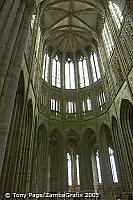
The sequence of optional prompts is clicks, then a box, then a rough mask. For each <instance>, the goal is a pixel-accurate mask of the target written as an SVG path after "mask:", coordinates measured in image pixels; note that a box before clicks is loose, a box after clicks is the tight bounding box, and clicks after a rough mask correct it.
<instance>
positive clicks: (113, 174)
mask: <svg viewBox="0 0 133 200" xmlns="http://www.w3.org/2000/svg"><path fill="white" fill-rule="evenodd" d="M108 151H109V158H110V164H111V170H112V176H113V181H114V182H118V176H117V170H116V164H115V158H114V154H113V150H112V149H111V148H110V147H109V148H108Z"/></svg>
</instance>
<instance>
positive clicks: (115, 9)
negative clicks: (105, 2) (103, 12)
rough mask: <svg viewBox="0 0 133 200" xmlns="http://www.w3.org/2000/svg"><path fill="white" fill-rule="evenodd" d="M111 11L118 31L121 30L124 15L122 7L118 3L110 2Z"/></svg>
mask: <svg viewBox="0 0 133 200" xmlns="http://www.w3.org/2000/svg"><path fill="white" fill-rule="evenodd" d="M109 9H110V12H111V15H112V17H113V20H114V22H115V23H116V25H117V27H118V29H120V28H121V24H122V21H123V14H122V11H121V9H120V7H119V6H118V5H117V4H116V3H114V2H112V1H109Z"/></svg>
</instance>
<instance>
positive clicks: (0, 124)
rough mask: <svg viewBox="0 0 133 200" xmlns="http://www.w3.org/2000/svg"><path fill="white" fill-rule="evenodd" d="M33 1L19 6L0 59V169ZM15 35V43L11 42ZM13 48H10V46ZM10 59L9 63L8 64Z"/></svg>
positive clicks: (0, 167)
mask: <svg viewBox="0 0 133 200" xmlns="http://www.w3.org/2000/svg"><path fill="white" fill-rule="evenodd" d="M32 3H33V2H31V3H29V5H26V2H25V1H22V2H21V4H20V7H19V11H18V13H17V16H16V18H15V23H14V26H13V29H12V33H11V35H10V40H9V43H8V47H7V49H6V54H5V56H4V57H3V60H1V61H0V68H1V72H2V73H1V74H0V80H2V81H3V82H4V86H3V83H2V82H1V84H0V85H1V86H2V87H3V88H2V95H1V99H0V104H1V109H0V144H1V150H0V157H1V160H0V171H1V169H2V165H3V159H4V154H5V148H6V142H7V137H8V132H9V127H10V122H11V118H12V111H13V106H14V100H15V96H16V91H17V85H18V81H19V74H20V69H21V64H22V59H23V54H24V49H25V44H26V40H27V35H28V30H29V24H30V19H31V14H32V8H33V5H32ZM14 35H16V37H15V45H14V44H13V40H14ZM12 46H13V47H14V48H11V47H12ZM10 54H12V58H11V59H10V58H9V57H10V56H9V55H10ZM9 61H10V64H9ZM7 68H8V69H9V70H8V73H7V74H6V79H5V73H6V71H7V70H6V69H7Z"/></svg>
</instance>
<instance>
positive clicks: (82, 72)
mask: <svg viewBox="0 0 133 200" xmlns="http://www.w3.org/2000/svg"><path fill="white" fill-rule="evenodd" d="M78 66H79V77H80V87H81V88H83V87H86V86H88V85H89V84H90V81H89V76H88V67H87V62H86V59H85V58H83V57H81V58H80V60H79V61H78Z"/></svg>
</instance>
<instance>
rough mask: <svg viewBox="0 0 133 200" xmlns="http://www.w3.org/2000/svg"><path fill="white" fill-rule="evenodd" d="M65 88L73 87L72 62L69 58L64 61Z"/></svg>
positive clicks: (73, 73)
mask: <svg viewBox="0 0 133 200" xmlns="http://www.w3.org/2000/svg"><path fill="white" fill-rule="evenodd" d="M65 88H66V89H75V72H74V62H73V61H72V60H71V59H70V58H68V59H67V61H66V62H65Z"/></svg>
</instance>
